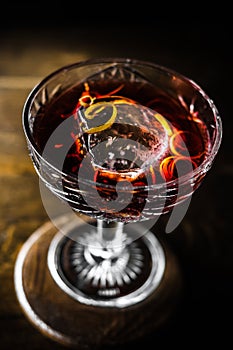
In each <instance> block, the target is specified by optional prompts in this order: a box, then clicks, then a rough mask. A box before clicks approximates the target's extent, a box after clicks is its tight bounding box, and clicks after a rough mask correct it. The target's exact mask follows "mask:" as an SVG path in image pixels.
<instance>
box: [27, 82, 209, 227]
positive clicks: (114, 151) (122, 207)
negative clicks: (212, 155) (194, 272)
mask: <svg viewBox="0 0 233 350" xmlns="http://www.w3.org/2000/svg"><path fill="white" fill-rule="evenodd" d="M65 121H68V124H67V125H69V128H68V129H67V127H66V129H65V131H66V132H64V133H61V132H60V133H59V134H58V135H57V136H56V137H54V142H53V143H52V144H51V145H50V149H49V152H48V153H47V154H46V157H45V158H46V159H47V160H48V161H49V163H50V164H51V165H53V166H54V167H55V168H56V166H57V163H56V159H59V155H61V156H62V157H63V158H64V161H63V163H62V169H59V170H61V172H62V173H63V174H65V176H62V183H63V191H64V194H62V195H59V194H58V192H57V193H56V194H58V195H59V196H61V197H63V198H64V199H65V200H67V201H68V202H69V203H70V205H71V206H72V208H73V209H77V210H78V211H79V212H82V213H84V214H88V215H89V216H93V217H99V218H103V219H106V220H117V221H119V220H121V221H125V222H128V221H138V220H144V219H148V218H150V217H152V216H153V215H158V214H161V212H167V211H169V210H170V208H171V207H172V206H173V205H174V204H175V202H176V200H177V193H178V187H179V184H180V183H179V181H181V184H182V186H183V185H184V183H185V181H183V182H182V179H185V178H186V177H187V178H188V177H190V174H191V173H192V171H193V170H194V169H196V168H197V167H198V166H199V165H200V164H201V163H202V162H203V161H204V160H205V159H206V157H207V156H208V154H209V147H210V146H209V144H210V142H209V135H208V132H207V128H206V126H205V124H204V122H203V121H202V120H201V119H199V116H198V113H196V112H193V111H192V109H190V107H189V106H187V105H186V104H185V101H183V100H182V99H179V97H177V96H175V97H174V96H171V95H169V91H168V92H166V91H161V90H160V89H158V88H157V87H156V86H154V85H152V84H150V83H149V82H146V81H145V80H140V79H139V80H138V81H137V80H132V81H130V80H124V79H123V80H122V81H120V82H119V80H114V79H109V80H107V79H103V80H101V79H95V78H94V79H90V80H89V81H85V82H84V83H82V84H78V85H76V86H73V87H72V88H70V89H67V90H66V91H63V92H62V94H60V93H59V95H56V94H55V95H54V97H53V98H52V99H51V100H50V102H49V103H47V104H45V105H44V106H43V107H42V108H41V109H40V110H39V111H38V113H37V115H36V117H35V119H34V123H33V136H34V140H35V142H36V145H37V148H38V150H39V152H40V154H43V152H44V150H45V149H46V146H47V145H48V144H47V142H48V140H49V139H50V138H51V135H53V134H54V131H56V129H57V128H58V127H59V126H60V127H61V126H62V123H63V122H65ZM64 149H67V150H68V151H67V152H66V153H65V157H64ZM186 182H188V184H187V185H185V186H186V187H185V186H184V188H185V190H184V191H183V192H184V193H183V195H182V196H183V198H185V197H186V196H187V195H189V194H190V193H191V192H193V190H194V189H195V186H196V185H195V184H194V185H193V184H192V185H190V183H189V181H187V180H186ZM190 186H191V187H190ZM192 186H193V187H192ZM54 192H56V191H54Z"/></svg>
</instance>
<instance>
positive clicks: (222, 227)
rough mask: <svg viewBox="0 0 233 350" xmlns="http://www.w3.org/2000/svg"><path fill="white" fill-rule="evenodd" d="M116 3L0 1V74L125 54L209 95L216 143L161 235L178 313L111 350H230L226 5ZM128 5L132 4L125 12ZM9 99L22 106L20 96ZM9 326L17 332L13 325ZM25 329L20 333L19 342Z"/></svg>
mask: <svg viewBox="0 0 233 350" xmlns="http://www.w3.org/2000/svg"><path fill="white" fill-rule="evenodd" d="M125 5H126V4H125ZM125 5H124V4H118V3H109V4H108V3H107V4H105V5H103V4H102V5H101V4H92V3H83V2H82V3H80V4H79V5H78V4H77V6H73V5H71V4H70V3H69V2H66V3H60V2H58V3H52V4H51V5H50V6H51V7H48V3H46V2H42V3H41V2H40V4H38V5H24V4H22V3H21V4H20V5H19V4H17V5H6V9H5V10H4V12H3V13H2V15H3V16H4V17H5V23H3V22H2V23H1V29H0V30H1V32H0V34H1V35H0V56H1V57H0V76H7V77H14V76H17V77H18V76H24V77H25V76H28V77H30V76H32V77H44V76H45V75H47V74H48V73H50V72H51V71H52V70H55V69H57V68H60V66H62V65H66V64H69V63H73V62H74V61H76V60H79V59H81V58H91V57H129V58H137V59H142V60H149V61H152V62H155V63H158V64H161V65H163V66H167V67H170V68H172V69H174V70H176V71H179V72H180V73H182V74H184V75H186V76H188V77H190V78H192V79H193V80H194V81H195V82H196V83H198V84H199V85H200V86H201V87H202V88H203V89H204V90H205V92H206V93H207V94H208V95H209V96H210V97H211V99H212V100H213V101H214V102H215V105H216V107H217V108H218V111H219V114H220V116H221V118H222V122H223V139H222V144H221V147H220V150H219V153H218V155H217V157H216V160H215V162H214V165H213V167H212V169H211V171H210V172H209V174H208V175H207V177H206V179H205V181H204V183H203V184H202V185H201V187H200V189H199V190H198V191H197V192H196V193H195V194H194V196H193V199H192V202H191V205H190V207H189V210H188V212H187V214H186V216H185V218H184V220H183V222H182V223H181V224H180V226H179V227H178V228H177V229H176V230H175V231H174V232H173V233H171V234H170V235H169V237H167V238H166V239H167V241H168V244H169V245H170V246H171V248H172V249H173V251H174V252H175V254H176V255H177V257H178V259H179V261H180V264H181V268H182V274H183V276H184V281H185V287H184V295H183V297H182V300H181V303H180V305H179V308H178V310H177V311H176V312H175V314H174V315H173V316H172V317H171V319H170V320H169V321H168V322H167V323H166V324H165V325H164V326H163V327H161V329H159V330H156V331H155V332H152V334H149V335H147V336H145V337H144V338H143V339H141V340H140V341H137V342H136V344H133V343H131V344H127V345H126V346H125V347H124V346H121V349H129V348H131V347H132V348H133V347H134V346H136V345H138V346H140V347H145V348H147V349H155V348H158V346H159V347H164V346H168V345H169V346H175V347H178V348H180V347H182V348H186V347H188V348H189V347H190V346H191V345H193V346H195V347H199V346H207V347H208V348H209V347H211V346H213V345H218V346H221V348H227V347H228V346H229V347H231V346H232V326H233V323H232V311H233V308H232V306H233V303H232V299H233V230H232V224H231V223H232V204H231V201H232V196H233V193H232V175H233V163H232V134H231V132H232V119H233V118H232V103H233V95H232V92H233V91H232V79H233V76H232V63H233V57H232V50H231V46H232V42H233V40H232V39H233V38H232V24H231V22H232V21H231V19H230V17H229V16H228V10H227V9H226V8H224V11H223V10H222V9H219V8H213V6H212V9H210V8H209V9H208V10H206V9H203V8H202V5H201V4H197V3H196V4H193V3H192V4H190V3H189V4H187V5H186V6H185V5H183V9H182V8H177V7H176V6H175V5H173V7H174V11H173V8H171V7H170V5H169V4H165V5H164V8H162V6H161V8H159V7H158V6H157V4H156V3H155V4H154V5H153V6H154V7H153V8H152V7H151V6H149V5H146V4H144V6H141V7H139V6H138V7H137V6H136V5H133V4H131V5H128V7H125ZM142 5H143V4H142ZM132 6H136V8H135V11H134V12H132V11H133V9H132ZM169 8H170V11H168V9H169ZM180 11H183V12H182V13H181V12H180ZM162 14H164V15H162ZM18 103H22V105H23V103H24V100H23V99H22V101H19V102H18ZM0 269H1V267H0ZM9 276H10V275H9ZM9 278H10V277H9ZM0 288H1V285H0ZM0 303H4V300H0ZM4 310H5V309H4ZM10 317H13V316H12V315H11V316H9V318H10ZM0 319H1V320H2V322H1V324H2V325H4V326H2V327H1V329H0V348H1V349H3V350H6V349H10V348H11V344H14V346H16V347H17V341H16V340H15V339H14V340H13V339H11V336H10V334H11V332H13V331H14V329H10V328H9V324H10V323H9V322H8V321H9V320H8V316H7V313H6V312H5V313H4V314H3V315H1V314H0ZM19 322H20V320H19ZM14 325H15V328H17V322H15V323H14ZM21 332H22V333H23V332H24V328H22V329H21ZM27 332H28V328H27V329H25V336H27ZM32 332H33V331H32ZM1 334H2V336H1ZM12 337H14V335H13V334H12ZM1 338H2V339H3V340H2V341H1ZM41 338H43V336H41ZM4 339H5V340H4ZM36 339H37V345H35V344H32V343H31V344H28V348H30V349H37V348H38V349H39V348H40V347H39V345H38V339H39V342H40V341H41V348H42V346H43V347H44V348H45V347H46V349H47V348H48V349H49V348H51V349H52V348H53V349H56V346H57V348H59V346H58V345H56V344H54V343H50V342H49V341H48V343H47V342H46V340H44V339H40V338H38V337H37V338H36Z"/></svg>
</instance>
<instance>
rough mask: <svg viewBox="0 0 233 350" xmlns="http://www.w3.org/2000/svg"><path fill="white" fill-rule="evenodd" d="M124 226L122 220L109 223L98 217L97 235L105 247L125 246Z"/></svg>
mask: <svg viewBox="0 0 233 350" xmlns="http://www.w3.org/2000/svg"><path fill="white" fill-rule="evenodd" d="M123 227H124V223H122V222H116V223H112V222H111V223H107V222H105V221H103V220H100V219H97V235H98V237H99V241H100V242H102V245H103V247H104V248H106V249H108V248H109V247H111V249H114V247H118V248H119V246H121V247H124V246H125V242H124V235H123Z"/></svg>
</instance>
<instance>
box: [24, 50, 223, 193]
mask: <svg viewBox="0 0 233 350" xmlns="http://www.w3.org/2000/svg"><path fill="white" fill-rule="evenodd" d="M101 63H103V64H104V63H105V64H106V63H109V64H110V63H113V64H117V63H125V64H137V65H141V66H147V67H151V68H155V69H157V70H160V71H162V72H164V73H167V74H170V75H173V76H175V77H177V78H179V79H181V80H182V81H184V82H186V83H187V84H188V85H190V86H192V87H193V88H194V90H196V91H197V92H199V94H200V95H202V97H203V98H204V100H205V101H206V102H207V103H208V105H209V107H210V110H211V111H212V113H213V116H214V119H215V138H214V142H213V144H212V147H211V150H210V152H209V154H208V156H207V157H206V158H205V159H204V160H203V162H202V163H201V164H200V165H199V166H198V167H196V168H195V169H193V170H192V171H190V172H188V173H187V174H184V175H182V176H180V177H178V178H176V179H173V180H169V181H166V180H164V182H162V183H155V184H151V185H149V186H134V187H133V190H137V189H142V188H143V189H161V187H164V188H167V187H173V186H175V185H177V184H181V183H186V182H187V181H190V180H191V179H192V178H195V176H197V175H199V174H203V173H206V171H207V170H208V169H209V168H210V166H211V165H212V163H213V161H214V158H215V156H216V154H217V152H218V150H219V148H220V144H221V140H222V132H223V130H222V120H221V117H220V114H219V111H218V109H217V107H216V105H215V103H214V102H213V100H212V99H211V98H210V97H209V96H208V95H207V94H206V92H205V91H204V90H203V89H202V87H201V86H200V85H199V84H197V83H196V82H195V81H194V80H192V79H190V78H189V77H187V76H186V75H184V74H182V73H179V72H177V71H176V70H174V69H171V68H168V67H166V66H163V65H160V64H157V63H154V62H151V61H146V60H140V59H134V58H122V57H119V58H118V57H110V58H90V59H86V60H81V61H78V62H74V63H71V64H68V65H64V66H62V67H60V68H58V69H56V70H54V71H53V72H51V73H50V74H48V75H47V76H46V77H44V78H43V79H42V80H41V81H40V82H39V83H38V84H37V85H35V86H34V87H33V88H32V90H31V91H30V93H29V95H28V96H27V99H26V101H25V103H24V106H23V111H22V124H23V130H24V134H25V136H26V138H27V142H28V144H29V145H30V147H31V148H32V150H33V152H34V153H36V155H37V156H38V157H39V158H40V159H42V160H43V162H44V163H45V164H47V165H48V166H49V167H51V168H52V169H54V171H55V172H57V173H59V174H60V175H61V176H63V177H68V178H69V179H72V180H74V182H77V178H78V177H77V176H75V175H73V174H69V173H65V172H63V171H61V170H60V169H58V168H57V167H55V166H54V165H53V164H51V163H50V162H48V161H47V160H46V159H44V158H43V156H42V155H43V153H42V154H41V153H40V152H39V150H38V147H37V145H36V143H35V141H34V139H33V137H32V134H31V131H30V127H29V118H28V116H29V115H30V107H31V105H32V103H33V99H34V97H35V96H36V94H37V92H39V91H40V89H41V88H42V87H43V86H45V85H46V83H47V82H49V81H50V80H52V79H53V78H54V77H56V76H58V75H59V74H61V73H62V72H67V71H70V70H73V69H75V68H79V67H83V66H88V65H94V64H101ZM116 173H117V172H116ZM78 181H80V180H79V179H78ZM80 182H81V183H84V184H87V185H90V184H92V185H95V186H98V185H99V186H102V187H103V184H102V183H97V182H95V181H90V180H88V179H82V180H81V181H80ZM113 187H114V188H115V186H112V185H110V186H109V185H108V186H106V188H113Z"/></svg>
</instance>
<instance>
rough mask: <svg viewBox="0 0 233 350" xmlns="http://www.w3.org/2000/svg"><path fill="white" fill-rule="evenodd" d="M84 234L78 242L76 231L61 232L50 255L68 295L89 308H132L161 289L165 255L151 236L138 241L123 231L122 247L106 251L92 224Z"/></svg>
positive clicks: (58, 280) (55, 274) (114, 245)
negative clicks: (157, 289) (91, 228)
mask: <svg viewBox="0 0 233 350" xmlns="http://www.w3.org/2000/svg"><path fill="white" fill-rule="evenodd" d="M80 230H81V231H82V232H83V233H82V234H81V235H79V236H78V239H77V238H76V235H77V232H76V229H75V230H74V231H73V232H69V235H68V237H67V236H64V235H63V234H61V233H60V232H59V233H58V234H57V235H56V236H55V237H54V239H53V240H52V243H51V245H50V248H49V252H48V266H49V269H50V272H51V275H52V277H53V278H54V280H55V281H56V283H57V284H58V286H59V287H60V288H61V289H63V290H64V292H66V293H67V294H68V295H70V296H71V297H73V298H74V299H76V300H78V301H80V302H81V303H85V304H88V305H95V306H103V307H105V306H108V307H127V306H130V305H133V304H135V303H138V302H140V301H142V300H143V299H145V298H147V297H148V296H149V295H150V294H151V293H152V292H153V291H154V290H155V289H156V288H157V287H158V286H159V284H160V282H161V279H162V277H163V274H164V271H165V255H164V251H163V248H162V245H161V244H160V242H159V241H158V240H157V238H156V237H155V236H154V235H153V234H152V233H151V232H148V233H147V234H146V235H144V236H143V237H141V238H139V239H137V240H135V241H132V240H131V238H130V236H129V235H128V234H125V233H123V242H122V243H123V244H119V245H117V243H112V242H110V243H109V244H108V247H104V246H103V241H101V239H100V238H99V235H98V232H97V230H95V229H93V230H91V232H90V225H86V227H85V226H83V225H82V227H80ZM105 243H106V242H105ZM111 244H112V245H111ZM109 245H110V247H109Z"/></svg>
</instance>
